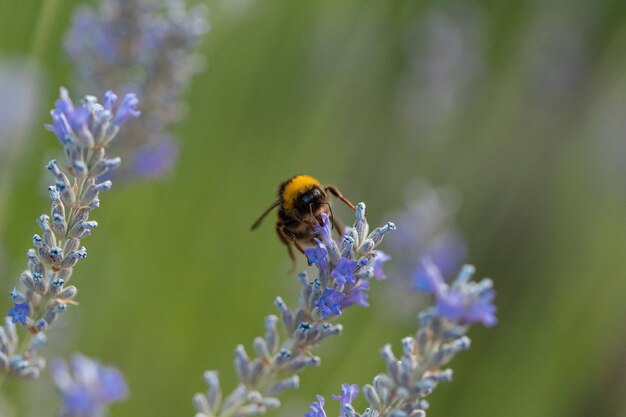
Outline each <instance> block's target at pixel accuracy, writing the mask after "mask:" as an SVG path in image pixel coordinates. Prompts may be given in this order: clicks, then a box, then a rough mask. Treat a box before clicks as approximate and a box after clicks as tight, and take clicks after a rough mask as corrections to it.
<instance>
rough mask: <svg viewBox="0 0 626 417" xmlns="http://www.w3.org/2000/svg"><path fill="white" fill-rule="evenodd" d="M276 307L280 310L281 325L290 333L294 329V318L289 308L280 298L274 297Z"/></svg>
mask: <svg viewBox="0 0 626 417" xmlns="http://www.w3.org/2000/svg"><path fill="white" fill-rule="evenodd" d="M275 304H276V307H278V309H279V310H280V313H281V319H282V321H283V326H284V327H285V330H287V332H289V333H291V332H293V331H294V319H293V314H292V313H291V310H289V308H288V307H287V305H286V304H285V302H284V301H283V299H282V298H280V297H276V301H275Z"/></svg>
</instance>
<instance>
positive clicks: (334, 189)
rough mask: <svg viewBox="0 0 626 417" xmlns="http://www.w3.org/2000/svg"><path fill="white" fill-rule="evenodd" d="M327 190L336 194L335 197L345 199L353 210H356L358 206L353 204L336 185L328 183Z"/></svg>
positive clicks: (345, 202)
mask: <svg viewBox="0 0 626 417" xmlns="http://www.w3.org/2000/svg"><path fill="white" fill-rule="evenodd" d="M325 190H326V191H328V192H329V193H331V194H332V195H334V196H335V197H337V198H338V199H340V200H341V201H343V202H344V204H345V205H346V206H348V207H350V208H351V209H352V210H356V207H355V206H354V204H352V202H351V201H350V200H348V199H347V198H345V197H344V196H343V194H341V192H340V191H339V190H338V189H337V187H335V186H334V185H327V186H326V188H325Z"/></svg>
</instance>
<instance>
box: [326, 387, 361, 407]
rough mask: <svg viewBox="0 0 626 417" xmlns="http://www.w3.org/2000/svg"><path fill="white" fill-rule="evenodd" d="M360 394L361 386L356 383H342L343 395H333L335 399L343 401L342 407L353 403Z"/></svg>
mask: <svg viewBox="0 0 626 417" xmlns="http://www.w3.org/2000/svg"><path fill="white" fill-rule="evenodd" d="M358 395H359V386H358V385H356V384H352V385H350V384H342V385H341V395H333V396H332V398H333V400H339V401H340V402H341V409H342V410H343V409H344V407H345V406H346V405H348V404H352V401H354V399H355V398H356V397H357V396H358Z"/></svg>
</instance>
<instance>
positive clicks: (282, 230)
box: [276, 224, 308, 272]
mask: <svg viewBox="0 0 626 417" xmlns="http://www.w3.org/2000/svg"><path fill="white" fill-rule="evenodd" d="M276 232H277V233H278V237H279V238H280V241H281V242H283V243H284V244H285V246H287V251H289V257H290V258H291V262H292V264H293V265H292V267H291V270H290V272H293V271H294V269H295V268H296V255H295V254H294V253H293V248H292V247H291V245H292V244H293V245H294V246H295V247H296V248H297V249H298V250H299V251H300V252H302V254H303V255H305V253H304V248H303V247H302V245H300V243H299V242H298V241H297V240H296V238H295V236H293V234H292V233H291V232H290V231H289V230H287V228H286V227H285V226H284V225H279V224H277V225H276ZM307 262H308V258H307Z"/></svg>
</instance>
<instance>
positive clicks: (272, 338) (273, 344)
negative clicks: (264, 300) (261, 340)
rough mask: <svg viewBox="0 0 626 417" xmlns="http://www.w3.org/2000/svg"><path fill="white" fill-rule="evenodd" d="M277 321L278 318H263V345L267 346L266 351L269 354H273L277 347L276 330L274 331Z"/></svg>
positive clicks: (272, 316) (271, 316) (277, 337)
mask: <svg viewBox="0 0 626 417" xmlns="http://www.w3.org/2000/svg"><path fill="white" fill-rule="evenodd" d="M277 321H278V317H276V316H274V315H270V316H267V317H266V318H265V329H266V331H265V343H266V345H267V350H268V351H269V352H270V353H274V352H275V351H276V348H277V347H278V339H279V336H278V330H277V329H276V322H277Z"/></svg>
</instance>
